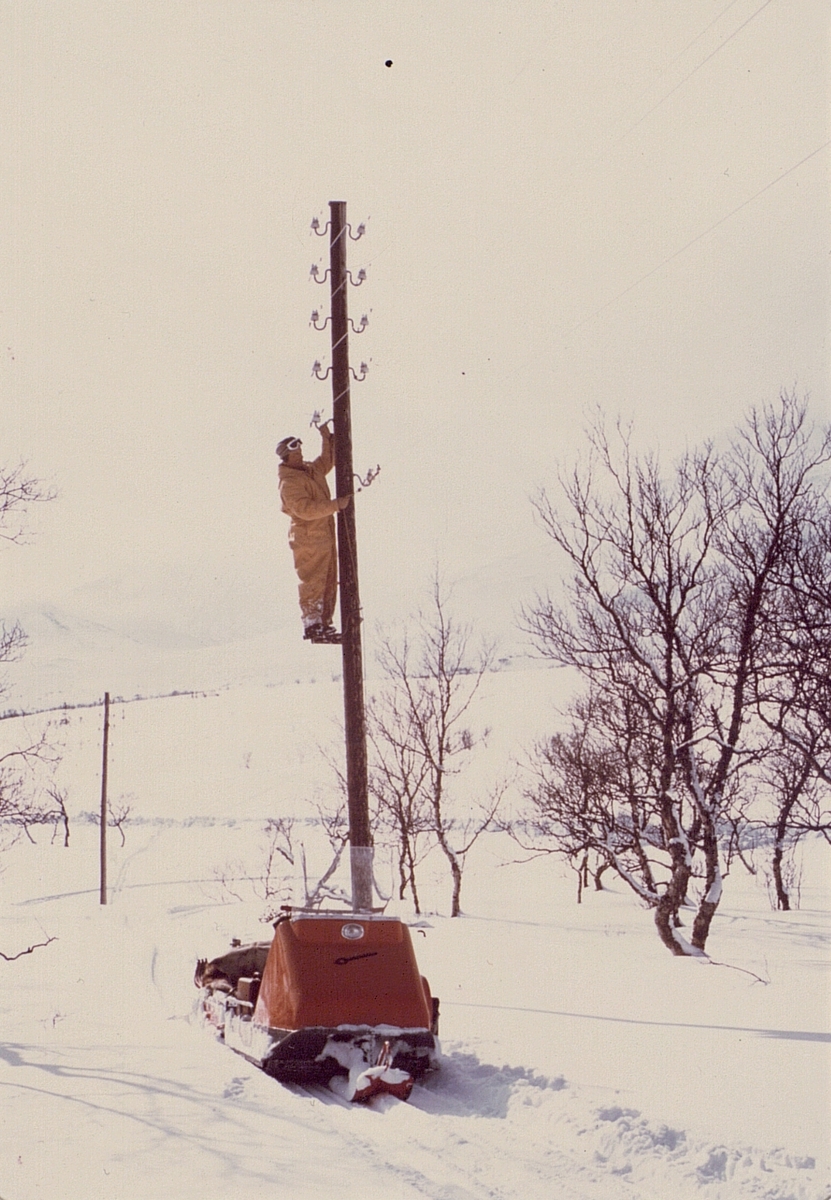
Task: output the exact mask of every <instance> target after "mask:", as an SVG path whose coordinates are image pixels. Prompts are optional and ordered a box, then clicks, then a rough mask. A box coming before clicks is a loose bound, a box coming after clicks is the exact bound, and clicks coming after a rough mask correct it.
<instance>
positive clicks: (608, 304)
mask: <svg viewBox="0 0 831 1200" xmlns="http://www.w3.org/2000/svg"><path fill="white" fill-rule="evenodd" d="M829 146H831V138H829V140H828V141H827V142H823V144H822V145H821V146H817V148H816V150H812V151H811V153H810V154H806V155H805V157H804V158H801V159H800V160H799V162H797V163H794V165H793V166H792V167H788V169H787V171H783V172H782V174H781V175H777V176H776V178H775V179H772V180H771V181H770V183H766V184H765V186H764V187H763V188H760V189H759V191H758V192H755V193H754V194H753V195H752V196H749V197H748V198H747V200H743V201H742V203H741V204H739V205H738V207H736V208H734V209H733V210H732V211H731V212H729V213H727V214H726V215H725V216H723V217H720V218H719V219H718V221H716V222H715V223H714V224H713V225H711V226H710V227H709V228H708V229H705V230H704V232H703V233H699V234H696V236H695V237H694V238H691V239H690V241H689V242H687V243H686V244H685V245H683V246H682V247H681V249H680V250H676V251H675V252H674V253H673V254H670V255H669V256H668V257H667V258H665V259H664V260H663V262H660V263H658V265H657V266H655V267H652V268H651V270H649V271H647V272H646V273H645V274H644V275H641V276H640V278H639V279H636V280H635V282H634V283H630V284H629V286H628V287H625V288H624V289H623V291H622V292H618V293H617V295H616V296H613V297H612V298H611V300H607V301H606V303H605V304H601V306H600V308H598V309H596V310H595V311H594V312H593V313H591V314H590V315H589V316H588V317H584V318H583V320H582V321H578V323H577V324H576V325H572V326H571V328H570V329H569V330H568V331H567V332H568V333H573V332H574V331H575V330H577V329H581V328H582V326H583V325H586V324H588V322H589V321H593V320H594V318H595V317H597V316H599V315H600V313H602V312H605V310H606V309H607V308H610V307H611V305H613V304H616V303H617V301H618V300H621V299H622V298H623V297H624V296H627V295H628V294H629V292H631V291H634V289H635V288H636V287H639V286H640V285H641V284H642V283H644V282H645V281H646V280H647V279H649V278H651V276H653V275H655V274H656V273H657V272H658V271H660V270H662V268H663V267H665V266H666V265H667V264H668V263H671V262H672V261H673V260H674V259H676V258H678V257H679V256H680V255H681V254H683V253H684V252H685V251H686V250H689V248H690V246H694V245H695V244H696V242H700V241H701V240H702V238H705V237H707V236H708V235H709V234H711V233H712V232H713V230H715V229H718V227H719V225H723V224H724V222H725V221H729V220H730V218H731V217H735V215H736V213H738V212H741V211H742V209H743V208H747V206H748V204H752V203H753V201H754V200H758V199H759V197H760V196H763V195H764V194H765V192H768V191H770V189H771V188H772V187H774V186H775V185H776V184H777V183H781V182H782V180H783V179H787V177H788V176H789V175H792V174H793V172H794V171H797V170H799V168H800V167H801V166H804V164H805V163H806V162H810V160H811V159H812V158H815V157H816V156H817V155H818V154H820V153H821V152H822V151H823V150H827V149H828V147H829Z"/></svg>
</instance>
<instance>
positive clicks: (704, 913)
mask: <svg viewBox="0 0 831 1200" xmlns="http://www.w3.org/2000/svg"><path fill="white" fill-rule="evenodd" d="M702 817H703V822H704V835H703V838H702V849H703V850H704V864H705V879H706V883H707V890H706V892H705V893H704V899H703V900H702V901H701V903H700V904H699V906H698V912H697V913H696V915H695V920H694V921H693V931H692V944H693V946H695V948H696V950H701V951H702V952H703V950H704V947H705V946H706V944H707V937H708V935H709V932H710V925H711V924H712V921H713V917H714V916H715V915H716V909H717V908H718V906H719V901H720V900H721V866H720V864H719V857H718V836H717V834H716V829H715V824H714V822H713V818H712V813H711V812H710V810H707V811H706V813H704V814H702Z"/></svg>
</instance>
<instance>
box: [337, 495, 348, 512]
mask: <svg viewBox="0 0 831 1200" xmlns="http://www.w3.org/2000/svg"><path fill="white" fill-rule="evenodd" d="M351 499H352V497H351V496H338V498H337V500H336V501H335V503H336V504H337V506H338V508H339V509H340V510H341V511H342V510H343V509H344V508H346V507H347V505H348V504H349V501H350V500H351Z"/></svg>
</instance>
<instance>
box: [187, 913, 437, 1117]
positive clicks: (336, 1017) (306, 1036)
mask: <svg viewBox="0 0 831 1200" xmlns="http://www.w3.org/2000/svg"><path fill="white" fill-rule="evenodd" d="M194 982H195V983H196V985H197V987H200V988H201V989H202V998H201V1009H202V1012H203V1013H204V1016H205V1018H206V1019H207V1021H208V1022H210V1024H211V1025H213V1026H214V1027H215V1028H216V1029H217V1030H218V1031H219V1033H220V1034H221V1036H222V1037H223V1038H224V1040H225V1042H226V1044H227V1045H228V1046H230V1047H231V1048H232V1049H233V1050H236V1051H237V1052H238V1053H239V1054H242V1055H244V1057H245V1058H247V1059H249V1061H251V1062H253V1063H255V1064H256V1065H257V1066H258V1067H260V1068H261V1069H262V1070H263V1071H265V1072H266V1073H267V1074H268V1075H272V1076H274V1078H275V1079H278V1080H280V1081H282V1082H287V1083H327V1084H329V1085H330V1087H331V1088H332V1090H333V1091H335V1092H337V1093H338V1094H339V1095H341V1096H342V1097H344V1098H345V1099H349V1100H357V1101H362V1100H364V1101H365V1100H369V1099H371V1098H372V1097H373V1096H374V1095H377V1094H379V1093H384V1092H386V1093H390V1094H392V1095H394V1096H398V1097H399V1098H400V1099H403V1100H406V1099H407V1097H408V1096H409V1094H410V1091H411V1090H412V1086H413V1082H414V1080H415V1079H417V1078H419V1077H420V1076H422V1075H424V1074H425V1073H426V1072H427V1071H430V1070H433V1069H434V1068H435V1067H437V1066H438V1053H439V1050H438V1040H437V1034H438V1009H439V1003H438V1000H437V999H436V998H435V997H433V996H432V995H431V993H430V987H429V984H428V983H427V980H426V979H425V978H424V977H423V976H422V975H420V974H419V970H418V965H417V963H416V958H415V953H414V951H413V945H412V940H411V938H410V931H409V929H408V928H407V926H406V925H404V924H403V923H402V922H401V921H400V920H398V918H396V917H386V916H380V915H377V914H375V913H371V914H370V913H363V912H362V913H351V912H318V911H314V912H312V911H304V910H298V909H290V910H287V911H286V912H285V914H284V915H283V916H281V917H280V918H279V919H278V921H277V922H276V923H275V927H274V938H273V940H272V941H271V943H270V944H269V943H267V942H256V943H252V944H251V945H248V946H238V947H235V948H232V950H231V951H230V952H229V953H228V954H226V955H223V956H221V957H220V958H216V959H213V960H212V961H211V962H207V961H206V960H204V959H200V961H199V962H198V963H197V967H196V974H195V976H194Z"/></svg>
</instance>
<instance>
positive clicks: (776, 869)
mask: <svg viewBox="0 0 831 1200" xmlns="http://www.w3.org/2000/svg"><path fill="white" fill-rule="evenodd" d="M784 857H785V847H784V844H783V839H782V838H780V837H777V839H776V842H775V843H774V846H773V864H772V865H773V882H774V884H775V886H776V907H777V908H781V910H782V912H790V911H791V898H790V896H789V895H788V889H787V888H786V887H785V881H784V880H783V878H782V860H783V858H784Z"/></svg>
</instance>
